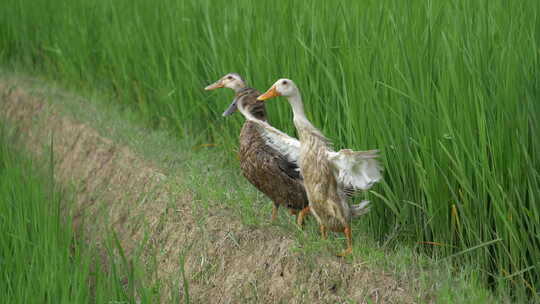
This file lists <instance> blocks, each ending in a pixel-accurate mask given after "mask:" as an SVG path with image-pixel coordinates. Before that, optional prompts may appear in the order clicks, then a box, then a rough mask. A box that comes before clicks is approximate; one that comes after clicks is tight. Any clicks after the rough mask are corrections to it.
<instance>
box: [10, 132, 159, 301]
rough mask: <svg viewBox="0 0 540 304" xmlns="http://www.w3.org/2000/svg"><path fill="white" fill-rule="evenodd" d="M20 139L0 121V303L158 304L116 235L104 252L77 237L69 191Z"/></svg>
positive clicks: (134, 261)
mask: <svg viewBox="0 0 540 304" xmlns="http://www.w3.org/2000/svg"><path fill="white" fill-rule="evenodd" d="M16 139H17V137H16V136H15V135H14V132H13V130H10V129H7V128H6V127H4V126H3V125H1V124H0V230H1V231H2V233H1V234H0V278H1V280H0V295H1V298H2V303H66V304H67V303H135V301H136V300H139V301H145V302H146V303H151V302H156V301H157V300H158V299H159V295H158V290H156V289H154V288H153V287H154V286H152V285H150V284H148V285H143V283H144V276H143V275H142V274H141V269H142V267H141V265H140V264H139V263H138V262H137V260H136V259H133V260H129V261H128V260H127V259H125V257H123V256H122V255H121V254H120V252H121V251H122V250H121V247H119V246H117V244H116V242H115V241H114V235H112V234H111V235H110V236H107V237H106V238H105V241H104V243H105V244H104V245H105V248H101V249H100V250H98V248H97V247H96V245H95V244H87V243H86V242H84V237H83V236H82V235H80V234H79V235H78V236H77V235H76V233H75V231H74V229H72V225H73V217H72V215H71V214H70V213H69V212H68V211H67V210H69V208H67V206H68V204H69V203H70V201H71V200H72V199H73V198H72V196H71V195H70V194H69V192H67V191H64V190H62V189H60V188H59V187H58V185H56V184H55V183H54V182H53V180H54V179H53V178H52V175H54V172H53V169H52V166H50V165H47V166H43V165H42V163H41V162H35V161H34V160H32V159H31V158H30V157H28V156H26V153H24V151H21V150H20V149H18V148H17V147H14V146H15V145H14V142H15V141H16ZM21 152H22V153H21ZM51 161H52V155H51ZM49 164H50V162H49ZM100 252H101V253H105V256H106V257H107V258H106V259H105V256H104V255H103V254H100ZM107 253H108V254H107ZM99 257H103V259H100V258H99ZM105 260H108V261H109V263H108V264H106V263H104V261H105Z"/></svg>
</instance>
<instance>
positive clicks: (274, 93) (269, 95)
mask: <svg viewBox="0 0 540 304" xmlns="http://www.w3.org/2000/svg"><path fill="white" fill-rule="evenodd" d="M278 96H281V94H279V92H278V91H277V90H276V87H275V86H272V87H271V88H270V89H268V91H266V92H265V93H264V94H262V95H260V96H259V97H257V100H267V99H270V98H274V97H278Z"/></svg>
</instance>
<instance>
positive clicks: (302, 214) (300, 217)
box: [296, 206, 309, 228]
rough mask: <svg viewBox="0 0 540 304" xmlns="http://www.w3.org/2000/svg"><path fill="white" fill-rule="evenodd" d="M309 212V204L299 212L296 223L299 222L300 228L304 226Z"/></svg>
mask: <svg viewBox="0 0 540 304" xmlns="http://www.w3.org/2000/svg"><path fill="white" fill-rule="evenodd" d="M307 214H309V206H307V207H306V208H304V209H302V210H301V211H300V212H299V213H298V217H297V218H296V223H297V224H298V226H300V228H302V227H303V226H304V217H305V216H306V215H307Z"/></svg>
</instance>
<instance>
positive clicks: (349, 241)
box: [337, 225, 352, 257]
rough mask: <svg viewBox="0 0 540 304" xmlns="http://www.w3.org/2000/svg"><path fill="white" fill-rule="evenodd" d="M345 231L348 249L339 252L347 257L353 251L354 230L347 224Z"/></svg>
mask: <svg viewBox="0 0 540 304" xmlns="http://www.w3.org/2000/svg"><path fill="white" fill-rule="evenodd" d="M343 233H345V237H346V238H347V249H345V251H343V252H342V253H340V254H338V255H337V256H339V257H346V256H348V255H350V254H351V253H352V231H351V226H348V225H347V226H345V229H344V230H343Z"/></svg>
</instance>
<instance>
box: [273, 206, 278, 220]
mask: <svg viewBox="0 0 540 304" xmlns="http://www.w3.org/2000/svg"><path fill="white" fill-rule="evenodd" d="M278 209H279V205H278V204H274V207H273V208H272V222H273V221H275V220H276V218H277V215H278Z"/></svg>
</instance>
